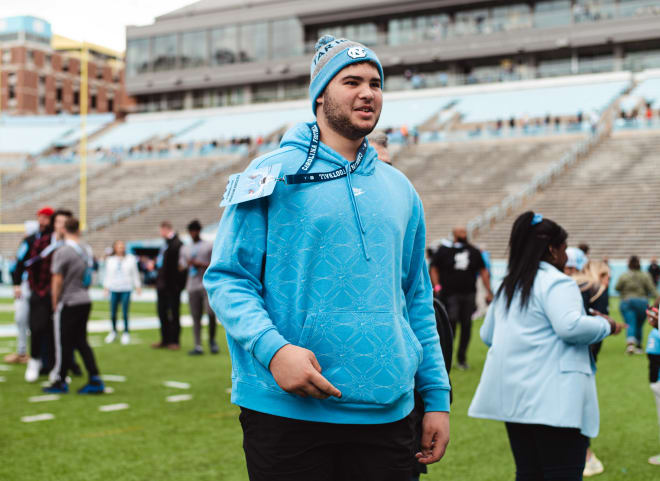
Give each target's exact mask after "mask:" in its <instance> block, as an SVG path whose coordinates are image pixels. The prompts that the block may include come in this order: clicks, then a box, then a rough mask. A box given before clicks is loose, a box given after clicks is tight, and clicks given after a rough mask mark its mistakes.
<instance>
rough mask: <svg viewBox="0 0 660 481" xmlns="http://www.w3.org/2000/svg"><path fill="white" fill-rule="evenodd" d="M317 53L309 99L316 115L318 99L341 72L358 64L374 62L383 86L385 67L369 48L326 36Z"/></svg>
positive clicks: (313, 63) (320, 41)
mask: <svg viewBox="0 0 660 481" xmlns="http://www.w3.org/2000/svg"><path fill="white" fill-rule="evenodd" d="M314 48H315V50H316V53H315V54H314V58H313V59H312V67H311V69H310V83H309V97H310V98H311V100H312V111H313V112H314V115H316V99H317V98H318V96H319V95H321V93H323V90H325V87H326V86H327V85H328V84H329V83H330V81H331V80H332V79H333V78H334V76H335V75H337V73H339V71H340V70H342V69H343V68H344V67H347V66H348V65H351V64H354V63H358V62H372V63H374V64H375V65H376V67H378V73H379V74H380V85H381V87H382V86H383V80H384V75H383V67H382V66H381V64H380V60H378V57H377V56H376V54H375V53H374V51H373V50H371V49H370V48H368V47H365V46H364V45H362V44H361V43H357V42H353V41H351V40H347V39H345V38H335V37H333V36H332V35H324V36H323V37H321V38H320V39H319V41H318V42H316V46H315V47H314Z"/></svg>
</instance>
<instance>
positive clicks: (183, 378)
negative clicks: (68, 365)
mask: <svg viewBox="0 0 660 481" xmlns="http://www.w3.org/2000/svg"><path fill="white" fill-rule="evenodd" d="M612 308H613V309H612V312H613V313H614V314H615V316H616V317H617V318H618V317H619V316H618V310H617V309H616V308H615V302H613V305H612ZM103 309H107V308H106V307H105V306H104V305H100V304H99V305H96V306H95V311H98V312H102V310H103ZM134 309H135V315H136V316H137V315H149V316H153V315H155V312H154V311H150V310H149V306H148V305H146V304H145V305H144V306H141V305H140V304H139V303H135V304H134ZM152 309H153V307H152ZM479 326H480V322H477V323H476V325H475V328H474V331H473V338H472V343H471V347H470V353H469V362H470V365H471V367H470V369H469V370H468V371H465V372H463V371H458V370H454V371H452V373H451V377H452V383H453V386H454V390H455V393H454V403H453V405H452V415H451V423H452V425H451V442H450V445H449V448H448V451H447V454H446V456H445V458H444V459H443V460H442V461H441V462H440V463H438V464H436V465H434V466H432V467H431V469H430V474H429V475H427V476H423V477H422V479H425V480H428V481H435V480H437V481H440V480H452V481H472V480H494V481H499V480H513V479H514V466H513V461H512V457H511V453H510V450H509V447H508V442H507V438H506V433H505V429H504V426H503V424H502V423H499V422H494V421H486V420H476V419H471V418H468V417H467V407H468V405H469V403H470V400H471V398H472V395H473V394H474V391H475V388H476V386H477V383H478V381H479V376H480V374H481V368H482V366H483V362H484V358H485V355H486V348H485V346H484V345H483V344H482V343H481V341H480V339H479V337H478V327H479ZM645 333H648V327H647V328H645ZM157 335H158V333H157V331H156V330H145V331H135V332H134V333H133V341H134V343H133V344H131V345H128V346H121V345H119V344H118V343H115V344H112V345H105V344H103V335H101V334H91V335H90V340H91V342H92V343H93V345H94V346H96V347H95V348H94V349H95V354H96V357H97V361H98V364H99V367H100V369H101V372H102V373H103V374H104V375H114V376H123V377H124V378H125V381H123V382H120V381H107V383H106V385H107V386H108V387H111V388H112V389H113V390H114V392H112V393H111V394H105V395H101V396H87V397H85V396H80V395H77V394H75V390H76V389H77V388H78V387H80V386H81V385H82V384H83V383H84V378H74V379H73V382H72V385H71V388H72V392H71V393H70V394H66V395H62V396H60V398H59V399H58V400H53V401H42V402H30V401H29V398H30V397H33V396H39V395H41V394H42V393H41V392H40V389H41V388H40V386H39V385H38V384H27V383H25V382H24V381H23V371H24V366H8V367H7V368H5V369H9V370H6V371H5V370H2V371H0V379H1V380H2V382H0V410H1V412H2V415H1V416H0V456H1V458H2V462H1V463H0V480H3V481H4V480H7V481H33V480H41V481H59V480H66V481H96V480H98V481H108V480H118V481H119V480H121V481H133V480H135V481H137V480H140V481H142V480H186V481H189V480H190V481H192V480H199V481H201V480H232V481H233V480H236V481H238V480H247V474H246V470H245V463H244V458H243V452H242V448H241V442H242V436H241V430H240V426H239V423H238V419H237V417H238V408H237V407H235V406H233V405H231V404H230V402H229V398H230V395H229V393H228V389H229V387H230V385H231V382H230V373H231V366H230V363H229V358H228V355H227V348H226V343H225V342H224V337H223V336H224V333H223V331H222V329H220V331H219V335H220V338H219V339H220V341H221V342H220V345H221V348H222V352H221V353H220V354H219V355H217V356H212V355H210V354H208V352H207V353H206V354H204V355H203V356H199V357H191V356H188V355H187V354H186V353H187V351H188V350H189V349H190V348H191V347H192V345H191V344H192V333H191V329H190V328H184V329H183V332H182V341H183V345H182V349H181V351H179V352H171V351H165V350H154V349H151V348H150V347H149V344H150V343H151V342H153V341H155V340H156V339H157ZM14 345H15V341H14V340H13V339H7V338H4V339H3V338H0V348H2V350H3V351H7V350H8V349H13V348H14ZM624 346H625V337H624V335H623V334H622V335H620V336H618V337H613V338H608V339H606V340H605V343H604V345H603V349H602V351H601V355H600V358H599V363H598V366H599V371H598V375H597V382H598V392H599V399H600V407H601V434H600V436H599V437H598V438H596V439H594V440H593V443H592V445H593V448H594V451H595V452H596V454H597V455H598V457H599V458H600V459H601V460H602V461H603V463H604V465H605V473H603V474H602V475H599V476H597V477H595V479H598V480H602V481H612V480H629V481H651V480H653V479H660V467H655V466H650V465H649V464H648V463H647V458H648V457H649V456H651V455H655V454H658V453H660V442H659V441H658V420H657V417H656V412H655V406H654V401H653V396H652V394H651V392H650V389H649V386H648V375H647V361H646V357H645V356H634V357H628V356H625V355H624V354H623V350H624ZM205 347H206V346H205ZM5 366H6V365H5ZM120 379H121V378H120ZM43 380H44V378H43V377H42V378H41V379H40V381H43ZM167 381H175V382H176V383H186V384H188V385H189V388H188V389H182V387H185V385H184V384H175V386H177V387H171V386H166V385H165V384H164V383H166V382H167ZM185 394H187V395H191V396H192V398H191V399H189V400H180V401H178V402H168V401H167V400H166V398H168V397H170V396H180V395H185ZM175 399H177V398H175ZM122 404H127V405H128V408H127V409H120V410H114V411H107V412H106V411H100V410H99V408H100V407H101V406H107V405H122ZM120 407H121V406H120ZM39 414H52V415H53V416H54V418H53V419H50V420H45V421H35V422H29V423H25V422H22V421H21V418H23V417H26V416H34V415H39ZM310 481H313V480H310Z"/></svg>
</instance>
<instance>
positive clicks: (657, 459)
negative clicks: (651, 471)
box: [649, 454, 660, 466]
mask: <svg viewBox="0 0 660 481" xmlns="http://www.w3.org/2000/svg"><path fill="white" fill-rule="evenodd" d="M649 464H652V465H654V466H660V454H656V455H655V456H651V457H650V458H649Z"/></svg>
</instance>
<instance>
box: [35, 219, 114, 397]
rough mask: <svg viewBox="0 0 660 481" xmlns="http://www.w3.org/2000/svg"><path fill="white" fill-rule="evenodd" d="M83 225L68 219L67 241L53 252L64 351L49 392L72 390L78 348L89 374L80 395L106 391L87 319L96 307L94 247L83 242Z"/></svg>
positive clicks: (55, 303)
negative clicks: (70, 377)
mask: <svg viewBox="0 0 660 481" xmlns="http://www.w3.org/2000/svg"><path fill="white" fill-rule="evenodd" d="M79 227H80V224H79V222H78V219H76V218H74V217H70V218H68V219H67V220H66V222H65V224H64V229H65V235H64V244H63V245H62V246H60V247H59V248H58V249H57V250H56V251H55V253H54V254H53V261H52V265H51V272H52V274H53V279H52V292H51V302H52V309H53V312H55V318H54V325H55V332H56V335H57V334H59V339H60V343H59V346H58V349H61V352H60V354H59V355H58V356H57V357H56V359H57V362H56V365H55V372H56V375H55V379H54V382H53V383H52V384H51V385H50V386H49V387H46V388H44V392H47V393H53V394H64V393H67V392H69V386H68V384H67V382H66V375H67V371H68V370H69V369H71V361H72V360H73V351H74V350H77V351H78V352H79V353H80V355H81V356H82V358H83V362H84V364H85V369H86V370H87V374H88V376H89V381H88V383H87V384H86V385H84V386H83V387H82V388H80V389H79V390H78V394H101V393H103V391H104V386H103V381H102V380H101V377H100V375H99V370H98V367H97V365H96V359H94V352H93V351H92V348H91V347H90V346H89V344H88V342H87V321H88V320H89V313H90V311H91V309H92V301H91V299H90V297H89V293H88V292H87V289H88V288H89V286H90V284H91V282H92V264H93V257H92V249H91V248H90V247H89V246H88V245H87V244H84V243H83V242H82V241H81V239H80V228H79Z"/></svg>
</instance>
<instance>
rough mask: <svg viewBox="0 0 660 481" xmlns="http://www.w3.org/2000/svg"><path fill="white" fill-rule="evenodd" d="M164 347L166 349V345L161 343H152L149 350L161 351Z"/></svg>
mask: <svg viewBox="0 0 660 481" xmlns="http://www.w3.org/2000/svg"><path fill="white" fill-rule="evenodd" d="M164 347H167V345H166V344H163V342H162V341H160V342H154V343H153V344H152V345H151V348H152V349H163V348H164Z"/></svg>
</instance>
